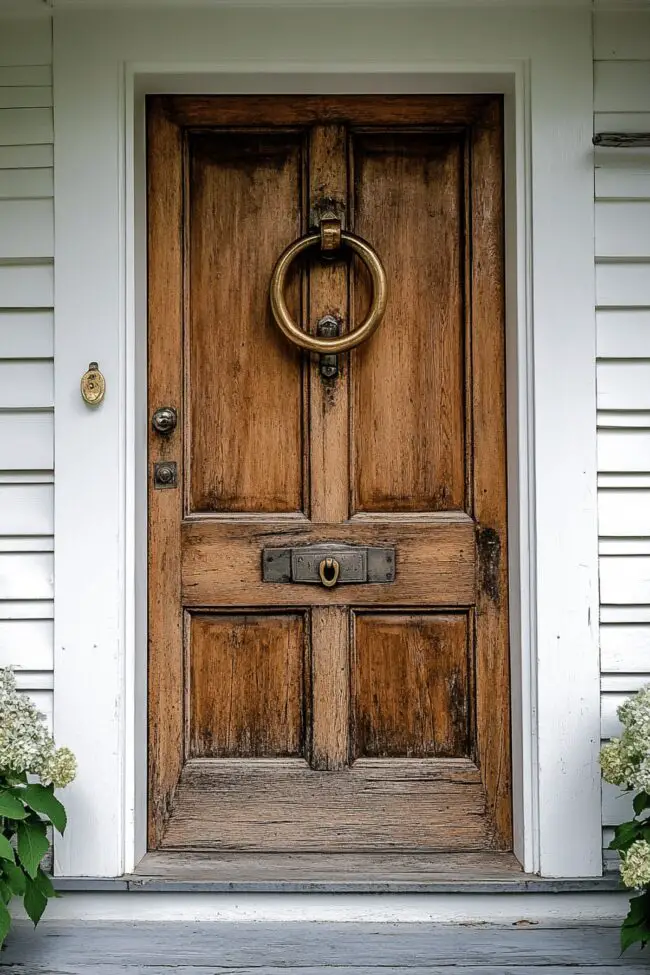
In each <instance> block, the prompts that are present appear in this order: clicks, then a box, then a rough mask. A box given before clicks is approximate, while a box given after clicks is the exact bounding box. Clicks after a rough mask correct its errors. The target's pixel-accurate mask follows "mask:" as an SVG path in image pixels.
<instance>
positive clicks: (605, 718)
mask: <svg viewBox="0 0 650 975" xmlns="http://www.w3.org/2000/svg"><path fill="white" fill-rule="evenodd" d="M629 696H630V695H629V694H602V695H601V699H600V737H601V738H603V739H606V738H617V737H618V736H619V735H620V733H621V730H622V729H621V722H620V721H619V720H618V715H617V714H616V710H617V708H619V707H620V706H621V704H623V703H624V702H625V701H627V699H628V697H629Z"/></svg>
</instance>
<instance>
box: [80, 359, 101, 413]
mask: <svg viewBox="0 0 650 975" xmlns="http://www.w3.org/2000/svg"><path fill="white" fill-rule="evenodd" d="M81 395H82V397H83V401H84V403H87V404H88V406H99V404H100V403H101V401H102V400H103V399H104V396H105V395H106V380H105V379H104V377H103V376H102V374H101V372H100V371H99V365H98V364H97V363H96V362H89V363H88V370H87V372H85V373H84V374H83V376H82V377H81Z"/></svg>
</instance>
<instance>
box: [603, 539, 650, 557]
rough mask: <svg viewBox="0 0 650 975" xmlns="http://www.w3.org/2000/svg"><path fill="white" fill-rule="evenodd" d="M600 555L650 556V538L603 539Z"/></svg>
mask: <svg viewBox="0 0 650 975" xmlns="http://www.w3.org/2000/svg"><path fill="white" fill-rule="evenodd" d="M598 552H599V554H600V555H650V538H601V539H600V540H599V542H598Z"/></svg>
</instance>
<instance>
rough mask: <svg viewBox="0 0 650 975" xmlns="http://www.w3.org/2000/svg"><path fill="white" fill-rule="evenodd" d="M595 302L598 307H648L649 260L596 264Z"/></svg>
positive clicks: (649, 300) (649, 296) (649, 303)
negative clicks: (641, 262) (644, 261)
mask: <svg viewBox="0 0 650 975" xmlns="http://www.w3.org/2000/svg"><path fill="white" fill-rule="evenodd" d="M596 302H597V304H598V306H599V307H600V308H606V307H617V308H625V307H630V306H637V307H645V308H650V262H647V263H645V264H597V265H596Z"/></svg>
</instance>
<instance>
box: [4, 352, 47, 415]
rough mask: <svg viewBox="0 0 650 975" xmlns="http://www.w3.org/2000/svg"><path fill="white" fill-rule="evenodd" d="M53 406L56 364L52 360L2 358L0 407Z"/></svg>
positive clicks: (29, 407) (30, 407)
mask: <svg viewBox="0 0 650 975" xmlns="http://www.w3.org/2000/svg"><path fill="white" fill-rule="evenodd" d="M53 405H54V365H53V363H52V361H51V360H50V359H33V360H27V361H23V360H13V359H8V360H7V359H5V360H0V409H22V408H24V409H34V408H44V407H50V406H53Z"/></svg>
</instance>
